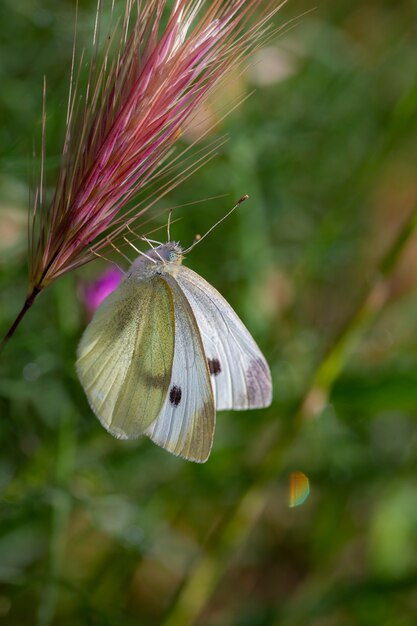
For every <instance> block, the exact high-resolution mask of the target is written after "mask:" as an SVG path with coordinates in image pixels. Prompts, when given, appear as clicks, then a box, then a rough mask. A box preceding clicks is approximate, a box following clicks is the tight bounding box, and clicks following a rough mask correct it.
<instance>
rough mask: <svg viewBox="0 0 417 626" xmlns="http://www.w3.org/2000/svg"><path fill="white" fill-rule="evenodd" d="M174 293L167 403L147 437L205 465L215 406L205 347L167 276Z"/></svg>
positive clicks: (185, 303) (178, 290) (184, 301)
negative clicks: (173, 325) (171, 357)
mask: <svg viewBox="0 0 417 626" xmlns="http://www.w3.org/2000/svg"><path fill="white" fill-rule="evenodd" d="M164 280H166V281H167V283H168V285H169V287H170V288H171V290H172V293H173V298H174V311H175V349H174V359H173V364H172V375H171V380H170V383H169V390H168V393H167V396H166V399H165V403H164V405H163V407H162V409H161V411H160V413H159V415H158V418H157V419H156V420H155V422H153V423H152V424H151V425H150V426H149V427H148V429H147V430H146V432H145V434H146V435H148V436H149V437H150V438H151V439H152V440H153V441H154V442H155V443H157V444H158V445H160V446H162V447H164V448H166V449H167V450H169V451H170V452H173V453H174V454H176V455H179V456H182V457H184V458H186V459H188V460H192V461H197V462H200V463H201V462H204V461H205V460H206V459H207V457H208V456H209V454H210V450H211V446H212V441H213V432H214V425H215V406H214V399H213V391H212V387H211V383H210V376H209V372H208V366H207V363H206V359H205V354H204V346H203V343H202V340H201V336H200V332H199V329H198V326H197V323H196V320H195V317H194V314H193V311H192V309H191V307H190V305H189V303H188V301H187V298H186V297H185V295H184V293H183V291H182V289H181V288H180V287H179V285H178V283H177V282H176V280H175V278H174V277H173V276H171V275H169V274H166V275H164Z"/></svg>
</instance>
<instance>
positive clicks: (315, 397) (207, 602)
mask: <svg viewBox="0 0 417 626" xmlns="http://www.w3.org/2000/svg"><path fill="white" fill-rule="evenodd" d="M311 9H313V10H311ZM294 18H296V19H295V20H294V21H292V22H290V23H287V22H288V21H289V20H293V19H294ZM73 21H74V5H73V3H72V2H70V1H69V0H68V1H61V2H59V3H57V2H54V1H53V0H18V1H16V0H14V1H12V0H2V2H1V4H0V23H1V24H2V28H1V35H0V78H1V88H0V118H1V125H0V326H1V328H2V329H4V332H5V331H6V329H7V327H8V326H9V325H10V323H11V321H12V320H13V318H14V316H15V315H16V313H17V311H18V309H19V308H20V306H21V304H22V302H23V300H24V297H25V293H26V284H27V268H26V265H27V263H26V257H25V247H26V214H27V207H28V202H29V200H28V197H29V188H30V183H31V180H32V179H33V176H34V172H35V175H36V167H37V163H36V160H35V162H34V163H33V161H32V160H31V153H32V144H33V143H34V144H35V145H37V146H39V138H40V121H41V111H42V81H43V75H44V74H45V75H46V77H47V89H48V95H47V110H48V127H47V162H46V164H47V181H48V186H49V188H50V189H53V184H54V180H55V178H54V177H55V175H56V166H57V164H58V163H59V152H60V148H61V142H62V137H63V125H64V121H65V111H66V93H67V88H68V75H69V68H70V62H71V52H72V37H73ZM274 22H275V24H276V25H277V26H282V25H283V24H286V23H287V26H286V27H285V28H284V29H283V31H282V32H281V33H280V34H279V36H277V37H275V38H274V39H273V40H272V41H271V42H270V43H269V45H268V48H267V51H266V52H265V53H264V54H263V55H261V56H259V55H256V57H254V58H252V60H253V63H252V65H251V67H250V68H249V70H247V71H246V72H244V73H243V75H241V76H238V75H237V74H236V76H234V77H233V79H230V80H229V81H228V82H227V85H226V86H224V87H223V88H222V89H221V90H220V92H219V93H218V95H217V97H216V98H214V99H212V101H211V102H210V103H209V105H208V107H206V109H205V111H204V115H203V117H204V116H206V117H207V116H208V117H209V118H210V119H211V120H212V121H214V122H215V129H214V131H213V133H212V134H211V136H210V139H215V138H216V137H220V136H222V135H227V137H228V140H227V143H226V144H225V145H224V146H223V147H222V148H221V149H220V151H219V154H218V155H217V156H216V157H215V158H214V159H213V160H212V161H210V162H209V163H207V164H206V165H205V167H204V168H203V169H201V170H200V171H199V172H197V173H196V174H195V175H194V176H193V177H192V178H191V179H189V180H187V181H186V182H185V183H184V184H183V185H182V186H181V187H179V188H178V189H177V190H175V192H173V193H171V194H170V196H169V198H166V199H165V201H162V202H161V203H160V205H158V209H155V210H154V211H153V214H152V215H153V217H154V218H155V223H156V224H157V225H158V224H164V223H165V221H166V217H165V216H161V215H160V212H161V211H160V210H162V209H164V208H166V207H168V206H174V205H175V206H177V205H182V204H186V203H193V202H194V203H195V202H196V201H199V200H204V199H206V198H210V197H212V196H216V195H220V194H227V195H226V196H224V197H222V198H220V199H217V200H215V201H213V200H212V201H206V202H203V203H198V204H194V205H192V204H191V205H189V206H187V207H183V208H179V209H178V210H176V211H175V213H174V217H179V218H181V220H179V221H178V222H176V223H175V224H174V225H173V227H172V230H173V235H174V237H175V238H176V239H179V240H180V241H181V242H182V243H183V244H184V245H187V244H189V243H190V242H191V241H192V240H193V238H194V236H195V234H196V233H204V232H205V231H206V230H207V229H208V228H209V227H210V226H211V225H212V224H213V223H214V222H215V221H216V220H218V219H219V218H221V217H222V216H223V215H224V214H225V213H226V212H227V210H228V209H229V208H231V206H232V205H233V203H234V201H235V200H237V199H238V198H239V197H240V196H242V195H243V194H244V193H248V194H249V195H250V200H249V201H248V202H246V203H245V204H243V205H242V206H241V207H240V208H239V209H238V211H236V212H235V213H234V214H233V216H231V217H230V218H228V219H227V220H226V221H225V222H223V223H222V224H221V226H219V228H218V229H217V230H216V231H215V232H214V233H213V234H212V235H210V236H209V237H208V238H207V239H206V240H205V241H204V243H202V244H201V245H199V246H197V247H196V248H195V250H193V252H192V253H191V254H190V255H189V257H188V258H187V261H186V263H187V265H189V266H190V267H191V268H193V269H194V270H196V271H197V272H199V273H201V274H202V275H203V276H204V277H205V278H206V279H207V280H208V281H209V282H211V283H212V284H213V285H214V286H215V287H216V288H218V289H219V290H220V292H221V293H223V294H224V295H225V297H226V298H227V299H228V300H229V302H230V303H231V304H232V305H233V307H234V308H235V309H236V311H237V312H238V313H239V315H240V316H241V317H242V318H243V320H244V321H245V323H246V324H247V326H248V328H249V329H250V330H251V332H252V334H253V335H254V337H255V338H256V340H257V342H258V343H259V345H260V346H261V348H262V350H263V352H264V353H265V355H266V356H267V359H268V361H269V363H270V366H271V369H272V372H273V379H274V402H273V405H272V406H271V408H269V409H266V410H261V411H252V412H243V413H237V412H235V413H233V412H225V413H220V414H219V415H218V422H217V429H216V435H215V442H214V448H213V452H212V454H211V457H210V459H209V461H208V462H207V463H206V464H205V465H202V466H199V465H194V464H191V463H187V462H185V461H183V460H181V459H177V458H175V457H173V456H171V455H169V454H168V453H166V452H165V451H164V450H161V449H159V448H157V447H156V446H154V445H153V444H152V443H151V442H150V441H148V440H147V439H145V438H143V439H140V440H138V441H134V442H120V441H116V440H115V439H113V438H112V437H111V436H110V435H109V434H107V433H106V432H105V431H104V429H103V428H102V427H101V426H100V424H99V422H98V420H97V419H96V418H95V417H94V415H93V414H92V413H91V411H90V409H89V407H88V405H87V401H86V399H85V396H84V393H83V390H82V388H81V386H80V384H79V383H78V381H77V378H76V375H75V370H74V360H75V351H76V346H77V342H78V340H79V338H80V335H81V333H82V330H83V328H84V327H85V325H86V322H87V318H86V313H85V310H84V306H83V302H82V298H80V292H81V286H82V283H83V281H85V280H88V279H91V278H92V277H94V276H97V275H99V274H100V272H101V271H102V270H103V267H104V263H101V262H100V261H98V262H96V263H94V264H92V265H90V266H89V267H86V268H84V269H83V270H80V271H78V272H76V273H73V274H70V275H67V276H65V277H64V278H62V279H60V280H59V281H57V282H56V283H55V284H53V285H52V286H51V287H49V288H48V289H47V290H46V291H45V292H44V293H43V294H42V295H41V296H40V297H39V299H38V301H37V302H36V304H35V306H34V308H33V310H32V311H31V312H30V314H29V315H28V316H27V318H26V319H25V320H24V322H23V323H22V325H21V327H20V328H19V330H18V331H17V333H16V335H15V336H14V337H13V339H12V341H11V342H10V344H9V345H8V346H7V349H6V350H5V352H4V353H3V355H2V357H1V359H0V415H1V420H0V442H1V443H0V445H1V454H0V492H1V496H0V497H1V500H0V621H1V623H4V624H8V625H9V624H10V625H12V624H13V625H14V624H16V625H17V624H37V625H39V626H47V625H50V624H60V625H62V626H66V625H71V626H72V625H73V624H91V625H97V626H106V625H110V624H111V625H113V624H114V625H120V624H122V625H126V626H128V625H130V624H131V625H142V624H144V625H148V624H157V625H160V624H161V625H162V624H163V625H167V626H184V625H187V624H199V625H200V624H207V625H208V626H223V625H224V626H270V625H271V626H280V625H284V626H344V625H347V626H352V625H360V626H362V625H363V626H373V625H375V626H414V625H415V623H416V615H417V427H416V420H417V292H416V290H415V284H416V282H417V271H416V264H417V239H416V237H415V236H414V235H413V230H414V226H415V224H414V222H415V220H416V215H417V166H416V157H417V143H416V139H417V115H416V111H417V48H416V40H417V4H416V3H415V2H412V1H410V0H409V1H407V2H405V1H403V2H400V1H399V2H392V1H388V0H386V1H379V2H377V1H371V0H367V1H354V0H338V2H332V1H330V0H329V1H327V2H326V1H324V2H321V3H319V4H318V5H317V6H315V7H313V6H312V5H311V4H310V3H307V2H302V1H301V0H293V1H292V2H290V3H289V4H288V5H287V6H286V7H285V9H284V10H283V11H281V12H280V14H279V15H278V16H277V17H276V18H275V20H274ZM93 24H94V6H93V3H92V2H89V1H87V0H85V1H83V2H81V3H80V16H79V28H78V32H79V38H80V42H81V45H83V44H84V45H86V46H88V45H89V44H88V42H89V41H90V40H91V33H92V30H93ZM265 68H266V69H265ZM265 72H266V74H267V77H268V78H269V80H268V81H267V82H268V84H264V83H265V81H264V80H262V78H263V77H264V76H265ZM254 89H255V93H254V94H253V95H251V97H250V98H249V99H248V100H246V101H245V102H244V103H243V104H242V105H241V106H240V107H239V108H238V109H237V110H235V111H233V112H232V113H231V114H230V116H229V117H227V118H226V119H225V120H221V119H220V118H221V117H222V116H223V113H224V111H225V110H227V108H231V107H232V104H233V103H234V102H235V101H236V99H240V98H242V97H243V96H245V95H246V94H248V93H250V92H252V91H253V90H254ZM189 140H190V136H187V135H186V137H185V138H184V139H183V146H186V145H187V141H189ZM162 232H163V231H162ZM161 236H162V237H163V236H164V235H161ZM132 253H133V251H132ZM133 254H134V253H133ZM132 258H133V256H132ZM295 471H301V472H304V473H305V474H306V475H307V476H308V478H309V480H310V486H311V494H310V496H309V498H308V499H307V500H306V501H305V502H304V504H302V505H300V506H298V507H295V508H290V507H289V506H288V493H289V480H290V475H291V473H292V472H295Z"/></svg>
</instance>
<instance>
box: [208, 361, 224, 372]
mask: <svg viewBox="0 0 417 626" xmlns="http://www.w3.org/2000/svg"><path fill="white" fill-rule="evenodd" d="M207 363H208V368H209V372H210V374H212V375H213V376H217V375H218V374H220V372H221V371H222V368H221V365H220V361H219V359H207Z"/></svg>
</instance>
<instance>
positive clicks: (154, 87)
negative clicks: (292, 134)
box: [0, 0, 285, 351]
mask: <svg viewBox="0 0 417 626" xmlns="http://www.w3.org/2000/svg"><path fill="white" fill-rule="evenodd" d="M284 1H285V0H284ZM109 4H111V2H110V0H109ZM112 6H113V5H112ZM116 6H117V4H116ZM279 8H280V5H279V4H278V3H277V1H276V0H174V1H173V2H171V1H168V0H146V1H144V2H134V1H132V0H125V14H124V19H122V20H120V21H118V22H117V24H118V26H117V27H114V28H113V30H112V31H111V32H110V34H109V36H108V37H107V38H106V40H105V42H106V43H105V45H104V46H101V45H100V43H99V41H98V37H97V36H96V33H98V32H100V28H98V26H97V28H96V33H95V35H94V42H93V43H94V46H93V47H94V49H93V55H92V61H91V64H90V68H89V76H88V82H87V88H86V92H85V93H84V94H81V93H80V92H79V89H78V85H79V82H80V81H79V75H80V72H81V70H82V68H83V58H82V56H83V55H82V54H81V55H80V56H81V58H80V62H79V67H78V68H77V67H75V63H74V62H73V66H72V71H71V83H70V90H69V99H68V110H67V124H66V133H65V138H64V146H63V150H62V160H61V167H60V171H59V174H58V181H57V185H56V189H55V193H54V196H53V198H52V201H51V202H50V203H49V201H48V200H47V198H46V194H45V190H44V180H43V169H44V166H43V164H44V156H45V136H46V111H45V106H44V110H43V116H42V120H43V124H42V161H41V163H42V165H41V176H40V183H39V187H38V189H37V190H36V193H35V201H34V209H33V215H32V219H31V223H30V228H29V294H28V296H27V298H26V301H25V303H24V305H23V308H22V310H21V311H20V313H19V315H18V316H17V318H16V320H15V322H14V323H13V324H12V326H11V328H10V330H9V331H8V333H7V334H6V336H5V338H4V340H3V342H2V343H1V344H0V351H1V350H2V348H3V347H4V345H5V343H6V342H7V341H8V339H9V338H10V337H11V336H12V335H13V333H14V331H15V330H16V328H17V326H18V324H19V323H20V321H21V319H22V318H23V316H24V315H25V314H26V312H27V311H28V309H29V308H30V307H31V306H32V304H33V302H34V300H35V298H36V297H37V296H38V294H39V293H40V292H41V291H42V290H43V289H44V288H45V287H46V286H47V285H49V284H50V283H51V282H53V281H54V280H55V279H56V278H58V277H59V276H62V275H63V274H65V273H66V272H68V271H70V270H72V269H75V268H77V267H80V266H81V265H84V264H85V263H88V262H89V261H91V260H93V259H94V258H95V257H96V256H100V255H101V253H102V252H103V250H105V249H106V248H108V247H109V246H110V245H113V246H114V243H113V241H114V240H115V239H117V237H118V236H119V235H121V233H122V232H123V231H124V229H126V226H128V225H129V224H130V223H131V222H132V221H134V220H138V219H139V218H140V216H142V215H143V214H144V213H145V212H146V211H148V210H149V209H150V208H151V207H152V206H153V205H154V204H155V203H156V202H157V201H158V200H159V199H160V198H162V197H163V196H164V195H165V194H167V193H168V192H169V191H170V190H172V189H173V188H174V187H175V186H176V185H178V184H179V183H180V182H181V181H183V180H184V179H185V178H187V176H189V175H190V174H191V173H192V172H193V171H195V170H196V169H197V168H198V167H200V165H201V164H202V163H203V162H204V161H205V160H207V151H206V152H205V154H203V156H201V154H200V156H199V157H198V159H194V160H193V159H192V156H191V154H189V153H187V150H184V152H183V154H182V156H181V162H180V161H179V156H178V155H177V156H175V153H173V147H174V144H175V142H176V141H177V139H178V138H179V137H180V136H181V134H182V132H183V130H184V129H186V127H187V123H188V121H189V120H190V118H191V117H192V116H193V114H194V113H195V112H196V111H197V108H198V107H199V106H200V105H201V104H202V102H204V100H205V99H206V98H207V96H208V95H209V94H210V93H211V92H212V90H213V88H214V87H215V86H216V85H217V84H218V82H219V81H220V80H222V79H224V78H225V76H226V75H227V74H228V72H229V70H231V69H232V68H234V67H236V66H237V65H238V64H239V63H241V62H242V61H244V60H245V59H246V58H247V56H248V54H249V52H250V51H251V50H252V49H254V48H257V47H258V46H259V45H260V42H262V41H263V40H265V39H266V38H267V36H266V34H267V32H268V31H267V29H268V26H267V22H268V20H269V18H270V17H271V16H272V15H273V14H274V13H276V12H277V11H278V9H279ZM135 12H136V14H135ZM268 34H270V33H268ZM75 56H76V54H75V44H74V58H75ZM100 59H101V60H100ZM45 94H46V87H45V86H44V102H45ZM174 164H175V165H176V166H177V170H176V171H177V173H175V169H174V168H173V165H174ZM179 165H181V167H179ZM134 196H136V198H137V201H136V205H135V206H134V207H133V208H131V209H129V210H126V204H127V202H128V201H130V200H132V198H133V197H134Z"/></svg>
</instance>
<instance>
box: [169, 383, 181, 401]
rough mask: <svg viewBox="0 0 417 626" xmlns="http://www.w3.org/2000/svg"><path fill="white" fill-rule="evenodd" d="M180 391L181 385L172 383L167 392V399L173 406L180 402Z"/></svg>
mask: <svg viewBox="0 0 417 626" xmlns="http://www.w3.org/2000/svg"><path fill="white" fill-rule="evenodd" d="M181 396H182V391H181V387H177V386H176V385H174V386H173V387H171V391H170V392H169V401H170V402H171V404H172V405H173V406H178V405H179V403H180V402H181Z"/></svg>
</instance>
